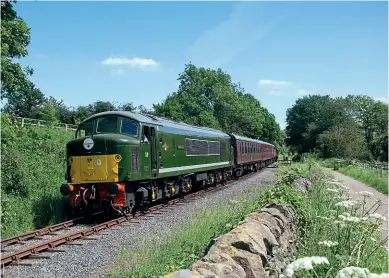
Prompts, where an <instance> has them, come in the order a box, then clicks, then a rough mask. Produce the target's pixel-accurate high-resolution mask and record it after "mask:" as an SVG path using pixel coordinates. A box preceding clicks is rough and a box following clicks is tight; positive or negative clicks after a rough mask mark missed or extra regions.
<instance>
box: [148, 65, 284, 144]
mask: <svg viewBox="0 0 389 278" xmlns="http://www.w3.org/2000/svg"><path fill="white" fill-rule="evenodd" d="M178 80H179V81H180V85H179V88H178V91H177V92H174V93H172V94H170V95H169V96H168V97H167V98H166V99H165V100H164V101H163V102H162V103H160V104H154V105H153V107H154V110H155V114H156V115H159V116H163V117H168V118H172V119H173V120H176V121H182V122H185V123H188V124H193V125H198V126H206V127H210V128H215V129H219V130H223V131H225V132H232V133H235V134H240V135H243V136H248V137H251V138H257V139H261V140H266V141H269V142H275V141H276V140H278V139H279V137H280V136H279V132H280V128H279V125H278V124H277V122H276V121H275V118H274V115H272V114H270V113H269V112H268V111H267V110H266V109H265V108H263V107H262V106H261V103H260V102H259V101H258V100H257V99H256V98H255V97H253V96H252V95H251V94H248V93H245V91H244V89H243V88H242V87H241V86H240V84H234V83H233V82H232V80H231V77H230V75H228V74H227V73H225V72H224V71H222V70H221V69H218V70H213V69H205V68H197V67H196V66H194V65H193V64H188V65H186V66H185V69H184V71H183V72H182V73H181V74H180V75H179V78H178Z"/></svg>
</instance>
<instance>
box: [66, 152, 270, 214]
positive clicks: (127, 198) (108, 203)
mask: <svg viewBox="0 0 389 278" xmlns="http://www.w3.org/2000/svg"><path fill="white" fill-rule="evenodd" d="M275 160H276V158H273V159H270V160H266V161H258V162H254V163H246V164H243V165H238V166H236V167H227V168H223V169H216V170H211V171H204V172H196V173H190V174H187V175H180V176H174V177H168V178H159V179H150V180H144V181H141V182H140V181H134V182H123V183H120V182H119V183H118V184H123V185H124V188H125V189H124V192H122V193H123V194H124V195H123V196H122V198H121V199H120V198H119V199H118V198H117V195H118V194H106V188H107V183H95V184H91V183H89V184H78V185H73V186H75V187H76V190H75V192H76V193H75V194H77V195H79V197H78V198H79V202H74V208H75V209H76V211H77V210H78V211H80V212H81V213H82V214H84V215H90V214H92V213H93V212H95V211H99V210H103V212H104V213H105V214H106V215H112V214H114V215H117V214H119V215H120V214H126V213H129V212H134V211H142V210H146V209H147V208H148V207H149V206H150V205H151V204H152V203H155V202H161V201H162V202H163V201H167V200H169V199H170V198H172V197H175V196H180V197H183V196H184V195H185V194H187V193H188V192H191V191H193V190H196V189H204V188H208V187H210V186H214V185H215V184H216V183H226V182H227V181H230V180H233V179H238V178H239V177H241V176H243V175H244V174H247V173H249V172H256V171H258V170H260V169H262V168H264V167H266V166H268V165H269V164H271V163H272V162H274V161H275ZM77 191H78V192H77ZM85 191H87V192H90V194H86V199H85V196H83V195H85V194H84V192H85ZM92 192H93V193H94V194H91V193H92ZM102 192H103V193H105V194H101V193H102ZM81 196H82V197H81ZM91 197H92V198H91ZM123 197H124V198H123ZM123 199H124V200H123ZM118 200H119V201H121V202H118ZM123 201H124V202H123Z"/></svg>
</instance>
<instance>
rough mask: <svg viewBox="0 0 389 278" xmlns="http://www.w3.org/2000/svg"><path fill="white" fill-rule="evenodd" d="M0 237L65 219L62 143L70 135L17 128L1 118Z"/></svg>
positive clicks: (45, 128) (37, 128) (66, 140)
mask: <svg viewBox="0 0 389 278" xmlns="http://www.w3.org/2000/svg"><path fill="white" fill-rule="evenodd" d="M1 120H2V123H1V125H2V126H1V234H2V237H3V238H7V237H11V236H15V235H18V234H21V233H24V232H26V231H30V230H34V229H36V228H41V227H44V226H47V225H50V224H53V223H57V222H60V221H61V220H63V219H65V218H66V213H65V212H67V210H66V209H67V207H66V201H67V200H66V199H64V198H63V197H62V196H61V194H60V192H59V186H60V185H61V184H62V183H63V182H64V181H65V178H64V174H65V164H64V163H63V161H64V158H65V150H66V149H65V148H66V143H67V142H68V140H69V139H71V138H72V137H73V133H72V132H65V131H64V130H61V129H53V128H50V127H33V126H30V127H28V126H27V127H23V128H22V127H20V126H17V125H15V124H13V123H11V121H10V120H9V118H8V117H7V116H6V115H5V114H2V115H1Z"/></svg>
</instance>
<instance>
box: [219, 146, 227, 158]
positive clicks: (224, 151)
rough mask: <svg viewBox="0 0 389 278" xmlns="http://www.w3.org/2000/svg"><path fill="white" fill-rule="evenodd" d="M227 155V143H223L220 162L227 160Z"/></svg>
mask: <svg viewBox="0 0 389 278" xmlns="http://www.w3.org/2000/svg"><path fill="white" fill-rule="evenodd" d="M226 157H227V154H226V143H224V142H223V143H221V145H220V160H221V161H224V160H226Z"/></svg>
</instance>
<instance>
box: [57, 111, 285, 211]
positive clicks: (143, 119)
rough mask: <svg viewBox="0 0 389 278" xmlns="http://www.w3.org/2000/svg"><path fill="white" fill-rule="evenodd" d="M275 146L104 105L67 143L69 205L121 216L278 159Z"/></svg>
mask: <svg viewBox="0 0 389 278" xmlns="http://www.w3.org/2000/svg"><path fill="white" fill-rule="evenodd" d="M277 158H278V157H277V151H276V148H275V146H274V145H272V144H270V143H268V142H264V141H261V140H256V139H252V138H248V137H244V136H240V135H237V134H233V133H225V132H222V131H220V130H217V129H212V128H207V127H199V126H194V125H189V124H185V123H182V122H176V121H173V120H170V119H168V118H164V117H157V116H154V115H151V114H148V113H135V112H127V111H107V112H101V113H97V114H95V115H92V116H90V117H88V118H87V119H85V120H84V121H82V122H81V123H80V124H79V125H78V126H77V130H76V132H75V138H74V139H72V140H70V141H69V142H68V143H67V144H66V161H67V163H66V174H65V179H66V182H67V183H64V184H62V185H61V186H60V192H61V194H62V195H63V196H67V197H68V198H69V203H70V206H71V207H72V208H73V210H77V211H79V212H80V213H81V214H83V215H91V214H92V213H94V212H97V211H103V212H104V214H105V215H111V214H112V213H113V214H115V215H117V214H120V215H127V214H129V213H132V212H135V211H138V210H147V209H148V208H149V207H150V206H151V205H153V203H155V202H158V201H162V202H163V201H166V200H169V199H171V198H173V197H183V196H184V195H185V194H187V193H188V192H190V191H192V190H194V188H199V187H200V188H208V187H210V186H214V185H215V184H217V183H222V184H225V183H227V182H228V181H230V180H233V179H239V177H241V176H243V175H245V174H246V173H248V172H255V171H258V170H260V169H262V168H264V167H267V166H268V165H270V164H272V163H274V162H275V161H277Z"/></svg>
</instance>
